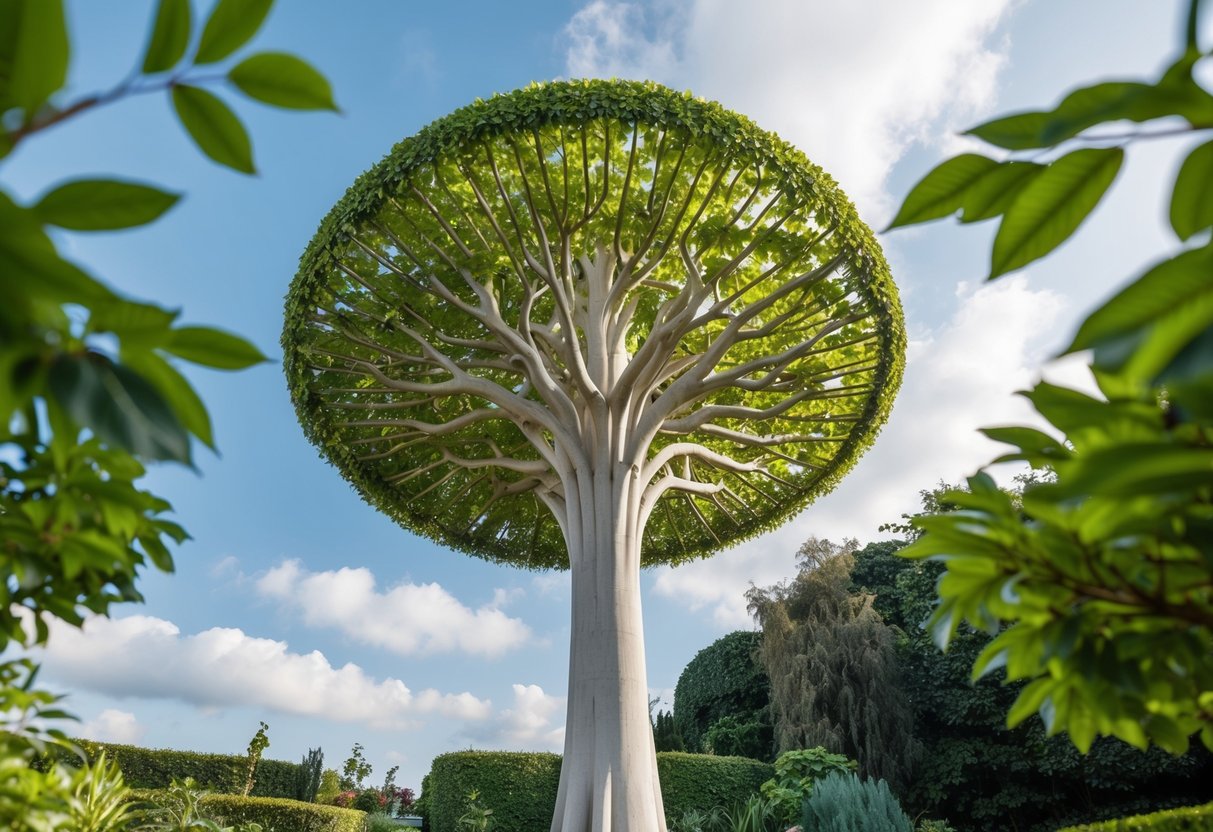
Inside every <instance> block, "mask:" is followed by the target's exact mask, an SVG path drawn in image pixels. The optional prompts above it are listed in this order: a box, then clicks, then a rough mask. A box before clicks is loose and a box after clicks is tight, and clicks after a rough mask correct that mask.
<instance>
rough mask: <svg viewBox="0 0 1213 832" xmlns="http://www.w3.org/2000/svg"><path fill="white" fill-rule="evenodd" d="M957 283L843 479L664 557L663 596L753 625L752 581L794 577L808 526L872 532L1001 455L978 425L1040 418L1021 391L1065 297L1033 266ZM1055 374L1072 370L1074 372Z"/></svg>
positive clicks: (738, 624)
mask: <svg viewBox="0 0 1213 832" xmlns="http://www.w3.org/2000/svg"><path fill="white" fill-rule="evenodd" d="M957 292H958V294H959V295H960V296H961V297H960V300H961V303H960V305H959V307H958V309H957V311H956V313H955V315H954V316H953V317H952V319H951V320H950V321H949V322H948V323H947V324H946V325H944V326H942V327H940V328H939V329H938V330H937V331H935V332H932V333H929V334H927V335H926V336H924V337H922V338H919V339H917V340H915V341H913V342H911V344H910V348H909V355H908V357H907V362H906V375H905V381H904V382H903V383H902V387H901V393H900V394H899V396H898V399H897V403H896V405H895V406H894V409H893V414H892V417H891V418H890V420H889V423H888V424H887V425H886V426H885V428H884V430H883V431H882V432H881V435H880V438H879V440H878V441H877V442H876V443H875V445H874V446H873V447H872V449H871V450H870V451H868V453H867V454H866V455H865V456H864V458H863V459H862V460H861V461H860V462H859V464H858V465H857V466H856V468H855V469H854V470H853V471H852V472H851V473H850V474H848V475H847V477H846V479H845V480H844V481H843V483H842V484H841V485H840V486H839V488H838V489H837V490H836V491H834V492H832V493H831V494H829V495H827V496H825V497H823V498H822V499H821V500H819V501H818V502H817V503H815V504H814V505H813V506H811V507H810V508H809V509H808V510H807V511H805V512H804V513H802V514H801V515H800V516H799V517H797V518H796V519H795V520H794V521H792V522H790V523H788V524H787V525H785V526H784V527H783V528H781V529H780V530H778V531H776V532H773V533H771V534H769V535H765V536H764V537H763V538H762V539H761V541H758V542H748V543H743V544H741V545H739V546H737V547H735V548H733V549H731V550H729V551H727V552H723V553H721V554H719V555H717V556H716V557H714V558H712V559H710V560H705V561H698V562H695V563H691V564H687V565H684V566H680V567H678V568H677V569H671V568H669V567H661V568H659V569H658V570H656V572H655V575H656V577H655V581H654V590H655V591H656V593H657V594H658V595H660V596H665V597H668V598H671V599H675V600H679V601H680V602H682V603H685V604H686V605H687V606H689V607H690V608H691V609H693V610H698V609H708V610H710V611H711V614H712V617H713V618H714V620H715V622H716V623H717V625H718V626H720V627H721V628H722V629H734V628H748V627H751V626H753V622H752V621H751V619H750V616H749V614H748V613H747V612H746V609H745V599H744V598H743V597H742V594H741V592H742V589H741V588H744V587H745V586H747V585H748V584H749V583H751V582H752V583H755V584H758V585H760V586H761V585H767V584H772V583H775V582H777V581H780V580H782V579H784V578H787V577H790V576H791V575H792V573H793V572H794V569H795V552H796V549H797V547H798V546H799V545H800V543H801V542H802V541H804V540H805V539H806V538H807V537H808V536H809V535H816V536H818V537H828V538H831V539H833V540H836V541H837V540H841V539H843V538H846V537H859V538H860V539H861V540H863V539H871V537H872V536H874V535H875V534H876V533H877V527H878V526H879V525H880V524H881V523H883V522H887V521H889V520H895V519H897V517H898V516H899V515H900V514H901V513H902V512H912V511H914V510H915V509H916V508H917V504H916V495H917V493H918V491H919V490H921V489H923V488H930V487H931V486H933V485H934V484H935V483H936V482H937V481H938V480H939V479H940V478H941V477H942V478H943V479H945V480H946V481H949V482H959V481H960V480H961V479H962V478H963V477H965V476H968V475H969V474H971V473H973V471H975V470H976V469H977V468H978V467H980V466H981V465H983V464H985V463H987V462H989V461H990V460H991V459H992V458H993V457H994V456H995V455H996V451H997V449H998V448H999V447H1000V446H999V445H997V444H996V443H994V442H992V441H990V440H988V439H986V438H985V437H984V436H982V435H981V434H979V433H977V429H978V428H980V427H988V426H994V425H1006V424H1024V423H1033V422H1036V419H1035V418H1034V414H1033V413H1032V411H1031V409H1030V408H1029V406H1028V405H1027V403H1026V402H1025V401H1024V400H1023V399H1022V398H1020V397H1017V396H1015V395H1013V394H1014V392H1015V391H1017V390H1021V389H1024V388H1026V387H1029V386H1030V385H1031V384H1032V383H1033V382H1034V381H1035V380H1036V378H1037V375H1038V373H1039V370H1038V369H1037V368H1038V367H1039V366H1040V363H1041V361H1042V358H1043V355H1042V348H1041V345H1042V343H1043V342H1045V341H1047V340H1048V336H1049V335H1050V333H1051V332H1052V331H1053V329H1054V324H1055V322H1056V321H1057V319H1058V317H1059V316H1060V315H1061V313H1062V309H1063V301H1062V298H1061V296H1059V295H1058V294H1056V293H1054V292H1050V291H1046V290H1037V289H1033V288H1031V287H1030V285H1029V283H1028V281H1027V279H1026V278H1024V277H1022V276H1017V277H1011V278H1004V279H1002V280H1000V281H998V282H996V283H988V284H984V285H982V286H980V287H974V286H973V285H970V284H961V285H960V286H959V287H958V289H957ZM1075 366H1076V365H1075ZM1055 375H1060V376H1065V377H1066V378H1067V380H1069V378H1070V377H1071V376H1073V373H1071V372H1069V371H1065V370H1063V371H1062V372H1060V373H1058V374H1055Z"/></svg>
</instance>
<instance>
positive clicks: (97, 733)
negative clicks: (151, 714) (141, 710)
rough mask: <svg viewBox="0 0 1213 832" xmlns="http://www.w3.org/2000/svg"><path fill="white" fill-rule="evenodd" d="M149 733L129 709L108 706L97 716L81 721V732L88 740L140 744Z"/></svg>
mask: <svg viewBox="0 0 1213 832" xmlns="http://www.w3.org/2000/svg"><path fill="white" fill-rule="evenodd" d="M145 733H147V729H145V728H144V727H143V726H142V725H140V724H139V720H137V719H136V718H135V715H134V714H132V713H130V712H129V711H119V710H117V709H115V708H106V709H105V710H104V711H102V712H101V713H99V714H97V716H95V717H93V718H92V719H90V720H88V721H87V722H84V723H81V725H80V728H79V734H80V736H81V737H83V738H84V739H86V740H97V741H98V742H117V743H123V744H125V745H138V744H139V742H140V741H141V740H142V739H143V735H144V734H145Z"/></svg>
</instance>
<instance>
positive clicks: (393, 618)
mask: <svg viewBox="0 0 1213 832" xmlns="http://www.w3.org/2000/svg"><path fill="white" fill-rule="evenodd" d="M256 587H257V591H258V592H259V593H261V594H262V595H263V596H265V597H268V598H274V599H275V600H278V601H281V602H282V603H283V605H284V606H286V607H289V608H290V609H293V610H294V611H296V612H297V613H299V614H300V615H301V616H302V617H303V620H304V622H305V623H307V624H308V625H309V626H312V627H332V628H335V629H337V630H339V631H341V632H342V633H345V635H347V636H349V637H350V638H352V639H355V640H357V641H360V642H363V643H365V644H371V645H374V646H376V647H383V648H386V649H388V650H391V651H392V652H394V653H399V654H401V655H406V656H408V655H414V654H428V653H443V652H450V651H455V650H459V651H462V652H464V653H471V654H473V655H477V656H486V657H490V658H495V657H497V656H500V655H502V654H503V653H505V652H506V651H508V650H513V649H515V648H517V647H521V646H522V645H523V644H525V643H526V642H527V640H528V639H529V638H530V636H531V630H530V628H529V627H527V626H526V624H524V623H523V622H522V621H521V620H520V619H517V618H511V617H510V616H508V615H506V614H505V613H504V612H502V611H501V610H500V609H498V607H499V606H501V605H502V604H504V603H505V602H506V601H507V600H509V599H510V598H512V597H513V596H512V594H511V593H507V592H505V591H499V592H496V593H494V598H493V601H492V602H491V603H489V604H486V605H485V606H483V607H480V608H479V609H476V610H473V609H470V608H469V607H466V606H464V605H463V604H461V603H460V602H459V600H458V599H457V598H455V596H453V595H451V594H450V593H449V592H447V591H446V590H445V589H443V588H442V587H441V586H440V585H439V584H436V583H430V584H411V583H400V584H397V585H395V586H393V587H391V588H390V589H388V590H387V591H386V592H379V591H377V590H376V588H375V576H374V574H372V573H371V571H370V570H369V569H366V568H361V567H360V568H357V569H351V568H349V567H345V568H342V569H338V570H336V571H328V572H309V571H308V570H306V569H304V568H303V567H301V566H300V564H299V561H297V560H288V561H284V562H283V563H281V564H280V565H278V566H276V567H274V568H273V569H271V570H269V571H268V572H267V573H265V575H263V576H262V577H261V578H260V579H258V581H257V583H256Z"/></svg>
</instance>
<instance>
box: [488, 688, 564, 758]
mask: <svg viewBox="0 0 1213 832" xmlns="http://www.w3.org/2000/svg"><path fill="white" fill-rule="evenodd" d="M513 689H514V703H513V706H512V707H510V708H507V709H505V710H503V711H501V713H500V714H498V716H497V719H496V720H494V722H493V725H492V726H491V727H486V729H485V730H481V731H478V732H472V735H471V739H472V740H474V741H475V742H476V743H478V744H482V745H485V746H488V747H495V748H508V749H510V750H511V751H520V750H522V751H560V750H561V749H562V748H564V714H565V705H566V702H567V700H566V699H565V697H563V696H551V695H549V694H547V693H544V691H543V688H541V687H540V686H539V685H519V684H516V685H513Z"/></svg>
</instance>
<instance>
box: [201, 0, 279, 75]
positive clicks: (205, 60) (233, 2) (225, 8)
mask: <svg viewBox="0 0 1213 832" xmlns="http://www.w3.org/2000/svg"><path fill="white" fill-rule="evenodd" d="M273 5H274V0H219V2H218V3H216V4H215V8H214V9H212V10H211V16H210V17H209V18H208V19H207V21H206V26H205V27H203V29H202V39H201V40H200V41H198V54H197V55H196V56H195V57H194V62H195V63H199V64H213V63H215V62H216V61H222V60H223V59H224V58H226V57H227V56H228V55H230V54H232V53H233V52H235V51H236V50H237V49H239V48H240V47H241V46H244V44H246V43H248V41H249V40H250V39H251V38H252V37H253V35H255V34H257V30H258V29H260V28H261V24H262V23H264V22H265V16H266V15H267V14H269V12H270V7H271V6H273Z"/></svg>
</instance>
